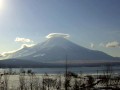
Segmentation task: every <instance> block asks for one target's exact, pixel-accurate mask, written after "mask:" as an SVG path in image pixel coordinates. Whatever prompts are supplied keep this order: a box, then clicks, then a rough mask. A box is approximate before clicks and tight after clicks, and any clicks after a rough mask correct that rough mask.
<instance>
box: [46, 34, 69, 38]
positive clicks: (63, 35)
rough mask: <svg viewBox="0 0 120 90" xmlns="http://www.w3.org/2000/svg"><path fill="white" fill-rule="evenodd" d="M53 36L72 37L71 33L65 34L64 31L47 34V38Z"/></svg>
mask: <svg viewBox="0 0 120 90" xmlns="http://www.w3.org/2000/svg"><path fill="white" fill-rule="evenodd" d="M52 37H63V38H68V37H70V35H69V34H64V33H50V34H48V35H47V36H46V38H52Z"/></svg>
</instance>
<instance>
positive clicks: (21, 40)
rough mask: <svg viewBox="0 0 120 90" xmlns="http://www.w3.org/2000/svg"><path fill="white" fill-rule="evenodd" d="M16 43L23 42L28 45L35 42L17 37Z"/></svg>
mask: <svg viewBox="0 0 120 90" xmlns="http://www.w3.org/2000/svg"><path fill="white" fill-rule="evenodd" d="M15 42H23V43H25V42H27V43H28V42H33V41H32V40H31V39H27V38H19V37H17V38H16V39H15Z"/></svg>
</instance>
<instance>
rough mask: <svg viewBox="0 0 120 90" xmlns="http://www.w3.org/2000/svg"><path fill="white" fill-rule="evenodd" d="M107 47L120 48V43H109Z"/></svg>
mask: <svg viewBox="0 0 120 90" xmlns="http://www.w3.org/2000/svg"><path fill="white" fill-rule="evenodd" d="M105 47H112V48H114V47H120V44H119V42H117V41H113V42H108V43H107V44H106V45H105Z"/></svg>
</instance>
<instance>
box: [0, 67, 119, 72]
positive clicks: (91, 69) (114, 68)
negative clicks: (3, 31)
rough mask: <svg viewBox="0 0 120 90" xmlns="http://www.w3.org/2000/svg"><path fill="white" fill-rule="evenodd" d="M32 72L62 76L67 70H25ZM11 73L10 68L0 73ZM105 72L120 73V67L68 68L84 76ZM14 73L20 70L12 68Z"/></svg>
mask: <svg viewBox="0 0 120 90" xmlns="http://www.w3.org/2000/svg"><path fill="white" fill-rule="evenodd" d="M30 69H31V70H32V71H33V72H35V73H39V74H44V73H49V74H61V73H64V72H65V68H24V70H25V71H27V70H30ZM4 70H5V71H9V68H1V69H0V72H4ZM105 70H112V71H113V73H120V66H113V67H68V71H71V72H75V73H84V74H95V73H97V72H98V73H103V71H105ZM12 71H14V72H19V71H20V68H12Z"/></svg>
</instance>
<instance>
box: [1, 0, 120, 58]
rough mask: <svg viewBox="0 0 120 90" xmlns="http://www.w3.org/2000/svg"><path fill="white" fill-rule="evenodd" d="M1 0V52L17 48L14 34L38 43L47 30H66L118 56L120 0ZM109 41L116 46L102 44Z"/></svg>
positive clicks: (74, 37)
mask: <svg viewBox="0 0 120 90" xmlns="http://www.w3.org/2000/svg"><path fill="white" fill-rule="evenodd" d="M2 1H3V4H2V7H3V8H1V9H0V37H1V38H0V53H2V52H6V51H11V50H15V49H18V48H19V47H20V45H21V44H22V43H20V42H15V41H14V40H15V38H16V37H21V38H28V39H32V40H33V41H34V42H32V43H39V42H41V41H44V40H45V36H46V35H48V34H49V33H65V34H70V36H71V37H70V40H72V41H73V42H75V43H77V44H79V45H81V46H84V47H87V48H90V49H94V50H100V51H104V52H106V53H108V54H110V55H112V56H119V57H120V44H119V43H120V0H2ZM0 5H1V4H0ZM112 42H117V43H118V44H117V46H115V47H106V46H105V45H107V44H108V43H109V44H113V43H112ZM90 43H93V44H94V48H91V47H90ZM101 43H102V45H100V44H101ZM103 45H104V46H103Z"/></svg>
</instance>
